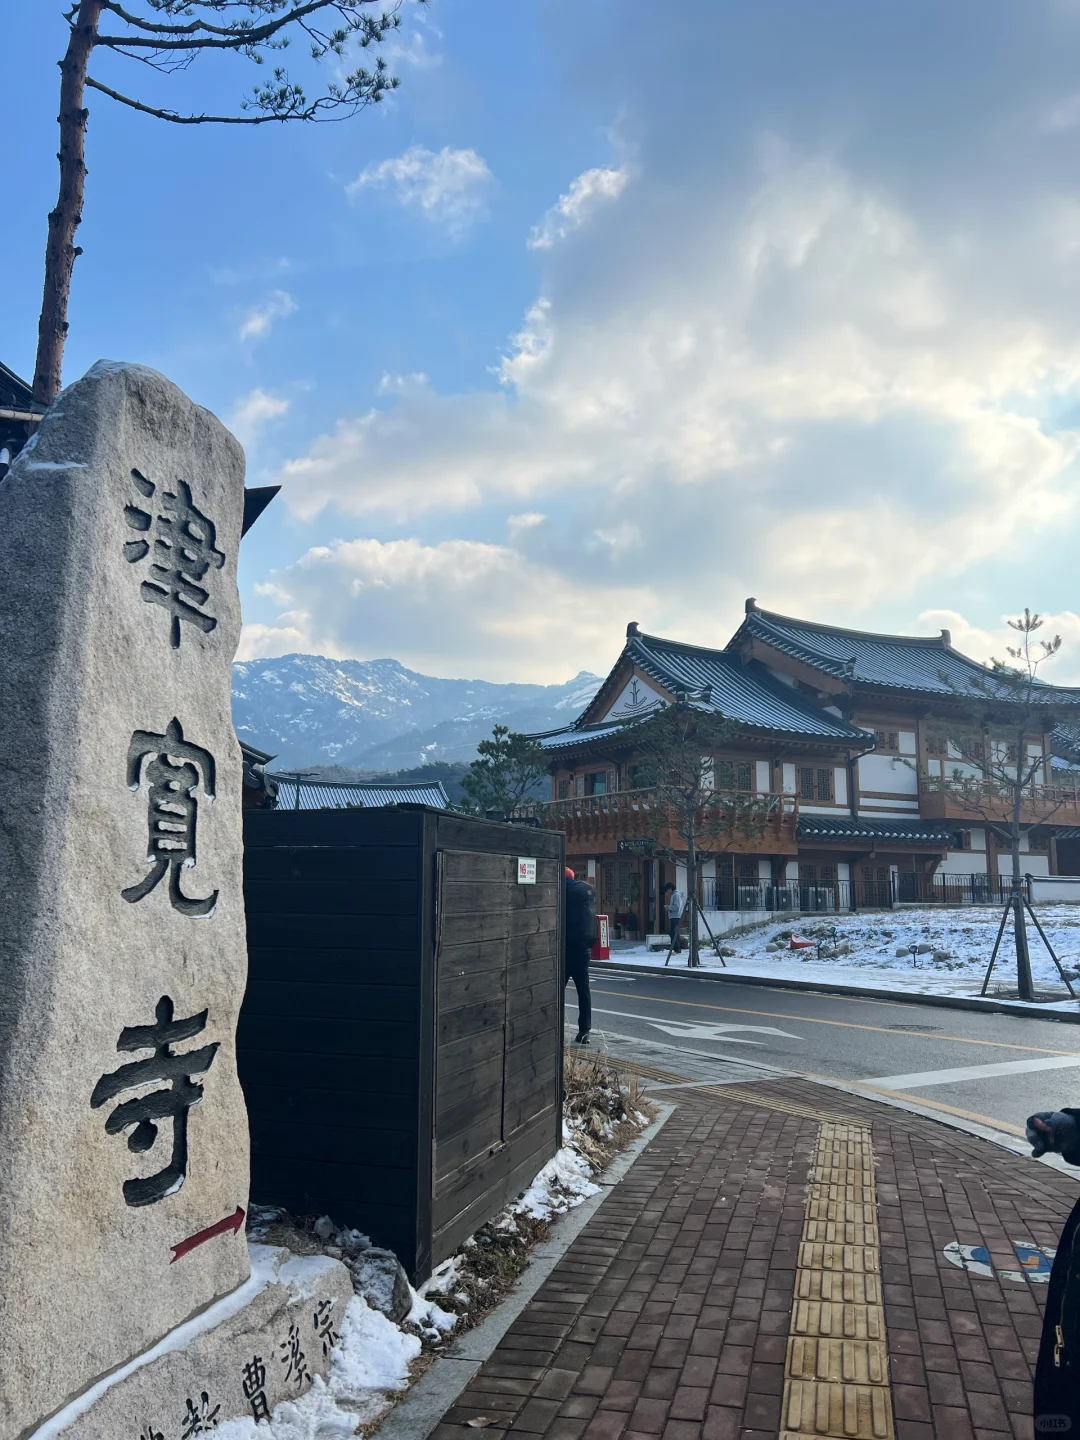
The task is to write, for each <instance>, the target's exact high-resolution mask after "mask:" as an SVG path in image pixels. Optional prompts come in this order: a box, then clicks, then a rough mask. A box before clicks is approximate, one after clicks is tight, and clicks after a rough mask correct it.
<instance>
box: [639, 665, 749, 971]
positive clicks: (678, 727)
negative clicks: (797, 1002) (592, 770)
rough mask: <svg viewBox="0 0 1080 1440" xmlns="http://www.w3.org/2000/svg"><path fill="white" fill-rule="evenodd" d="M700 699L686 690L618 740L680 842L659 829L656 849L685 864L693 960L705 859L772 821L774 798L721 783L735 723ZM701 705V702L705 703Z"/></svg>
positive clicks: (695, 960) (691, 960) (694, 962)
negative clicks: (722, 756) (721, 759)
mask: <svg viewBox="0 0 1080 1440" xmlns="http://www.w3.org/2000/svg"><path fill="white" fill-rule="evenodd" d="M695 700H699V697H698V696H695V695H693V694H690V695H687V694H682V693H680V694H679V695H678V696H677V697H676V702H675V704H674V705H668V706H665V707H664V708H663V709H661V710H656V711H654V712H653V713H652V714H651V715H648V716H646V717H645V718H644V719H643V720H640V721H638V723H637V724H636V725H635V726H634V727H633V728H632V729H629V730H627V731H624V732H623V733H622V734H621V735H620V736H619V739H620V741H621V742H622V743H624V744H625V745H626V746H628V747H629V748H630V749H631V750H632V752H633V753H634V754H635V755H637V756H639V757H640V764H639V767H638V780H639V781H644V783H645V784H646V785H651V786H653V787H654V788H655V790H656V797H657V801H658V804H657V806H656V808H655V811H654V812H653V813H654V814H655V815H656V816H657V817H658V818H662V820H664V821H666V822H667V825H668V828H669V829H670V830H671V832H672V833H673V836H674V838H675V841H676V842H677V843H675V844H671V845H667V844H664V843H663V842H662V841H661V840H660V836H659V834H657V835H656V836H655V837H654V839H653V845H654V848H655V849H657V850H659V851H661V852H662V853H663V854H665V855H666V856H667V857H668V858H669V859H670V860H671V861H672V862H674V863H677V864H680V865H681V864H685V866H686V893H687V914H688V915H689V925H690V936H689V954H688V956H687V964H688V965H689V966H690V967H691V968H693V967H696V966H698V965H699V964H700V963H701V962H700V959H699V948H700V947H699V943H698V925H697V914H698V899H697V892H698V875H699V872H700V866H701V861H702V859H703V858H705V857H706V856H709V855H715V854H717V853H718V852H720V851H724V850H728V849H730V848H731V846H732V844H733V843H734V842H735V840H736V839H738V838H744V839H745V838H753V837H755V836H756V835H758V834H760V833H761V832H762V831H763V830H764V828H765V825H766V824H767V823H768V804H769V802H768V799H767V798H766V797H759V796H756V795H750V794H742V793H740V792H737V791H733V790H731V789H729V788H725V787H722V786H718V785H717V778H718V776H720V774H721V767H720V765H719V764H718V763H717V760H716V751H717V750H722V749H723V748H724V747H726V746H729V745H730V744H731V742H732V740H733V738H734V736H735V735H736V734H737V732H738V728H739V727H738V723H737V721H734V720H730V719H728V718H727V717H726V716H724V715H721V714H719V713H718V712H717V711H714V710H706V709H703V708H698V706H696V705H695V704H694V701H695ZM699 703H700V700H699Z"/></svg>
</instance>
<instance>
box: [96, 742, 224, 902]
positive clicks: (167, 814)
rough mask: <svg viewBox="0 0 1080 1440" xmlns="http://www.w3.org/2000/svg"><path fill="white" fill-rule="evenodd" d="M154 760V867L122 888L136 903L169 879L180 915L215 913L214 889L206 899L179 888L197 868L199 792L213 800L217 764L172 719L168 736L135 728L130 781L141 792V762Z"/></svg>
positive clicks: (150, 776) (150, 775)
mask: <svg viewBox="0 0 1080 1440" xmlns="http://www.w3.org/2000/svg"><path fill="white" fill-rule="evenodd" d="M148 755H151V756H153V759H152V760H150V761H149V763H148V764H147V766H146V779H147V781H148V782H149V786H150V789H149V793H148V797H147V800H148V805H149V815H148V824H149V831H150V835H149V848H148V851H147V856H146V858H147V861H148V862H149V863H150V865H151V866H152V867H153V868H152V869H151V870H150V872H149V873H148V874H147V875H146V876H145V877H144V878H143V879H142V880H140V881H139V883H138V884H137V885H129V886H128V888H127V889H126V890H121V892H120V893H121V895H122V896H123V897H124V899H125V900H127V901H130V903H131V904H132V905H134V904H136V903H137V902H138V901H139V900H142V899H145V897H146V896H147V895H149V894H150V892H151V890H153V889H154V888H155V887H156V886H157V885H158V884H160V882H161V881H162V880H163V879H164V878H165V876H166V875H168V877H169V901H170V903H171V904H172V907H173V909H174V910H179V911H180V913H181V915H211V914H212V913H213V910H214V906H215V905H216V904H217V899H218V892H217V891H216V890H215V891H214V893H213V894H212V895H208V896H207V897H206V898H205V899H203V900H194V899H189V898H188V897H187V896H186V895H185V894H184V893H183V890H182V888H181V885H180V880H181V876H182V874H183V872H184V871H185V870H187V869H189V868H191V867H193V866H194V865H195V859H196V857H195V833H196V828H197V825H198V819H199V801H198V798H197V796H196V794H195V792H196V791H197V790H198V789H199V786H200V784H201V786H202V790H203V793H204V794H205V795H206V796H207V798H208V799H210V800H212V799H213V798H214V785H215V775H216V766H215V764H214V757H213V756H212V755H211V754H210V752H209V750H204V749H203V748H202V746H201V745H192V744H191V743H190V742H189V741H187V740H185V739H184V731H183V728H182V727H181V725H180V721H179V720H177V719H175V718H174V719H172V720H170V721H169V724H168V726H167V727H166V730H165V733H164V735H157V734H155V733H154V732H153V731H150V730H136V731H135V733H134V735H132V737H131V743H130V745H129V746H128V758H127V783H128V788H129V789H130V790H137V789H138V788H139V784H140V778H141V775H142V768H143V761H144V760H145V759H146V757H147V756H148Z"/></svg>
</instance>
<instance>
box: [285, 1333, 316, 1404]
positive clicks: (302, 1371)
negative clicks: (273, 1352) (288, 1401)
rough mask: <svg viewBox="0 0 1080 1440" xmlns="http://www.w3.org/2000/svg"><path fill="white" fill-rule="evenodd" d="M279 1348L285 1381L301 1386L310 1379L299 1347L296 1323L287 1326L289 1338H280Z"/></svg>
mask: <svg viewBox="0 0 1080 1440" xmlns="http://www.w3.org/2000/svg"><path fill="white" fill-rule="evenodd" d="M279 1349H280V1350H281V1363H282V1365H284V1366H285V1381H286V1383H288V1382H289V1381H290V1380H295V1381H296V1388H297V1390H300V1389H302V1388H303V1385H304V1381H305V1380H310V1379H311V1376H310V1374H309V1373H308V1368H307V1359H306V1357H305V1355H304V1352H303V1350H302V1349H301V1348H300V1331H299V1330H298V1329H297V1327H296V1325H290V1326H289V1338H288V1339H287V1340H282V1342H281V1345H280V1346H279Z"/></svg>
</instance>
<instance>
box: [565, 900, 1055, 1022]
mask: <svg viewBox="0 0 1080 1440" xmlns="http://www.w3.org/2000/svg"><path fill="white" fill-rule="evenodd" d="M1001 913H1002V912H1001V908H1000V907H999V906H989V905H987V906H974V905H973V906H970V907H967V906H965V907H964V908H962V909H955V910H954V909H944V908H941V907H936V906H935V907H930V906H919V907H912V908H911V909H908V908H907V907H905V908H904V909H903V910H892V911H871V912H866V913H862V914H858V915H794V916H792V915H778V916H777V918H776V921H775V922H774V923H773V924H770V925H765V926H762V927H761V928H760V929H757V930H754V931H751V932H750V933H749V934H747V935H741V936H735V937H732V936H725V937H723V940H722V942H721V943H723V944H725V945H727V946H729V947H730V948H731V949H732V950H734V951H735V954H734V955H733V956H728V957H726V970H727V973H728V974H729V975H756V976H762V977H764V978H768V979H775V980H778V981H784V980H802V981H806V980H820V981H823V982H825V983H827V984H832V985H851V986H855V987H863V988H867V989H875V990H895V991H896V992H897V993H904V992H908V993H911V994H921V995H978V993H979V990H980V988H981V986H982V981H983V975H984V973H985V971H986V966H987V964H988V962H989V960H990V953H991V951H992V950H993V948H994V939H995V936H996V935H997V930H998V926H999V925H1000V924H1001ZM1035 913H1036V915H1037V916H1038V919H1039V924H1040V925H1041V926H1042V927H1043V929H1044V930H1045V931H1046V934H1047V938H1048V939H1049V941H1050V943H1051V945H1053V947H1054V949H1055V951H1056V952H1057V955H1058V958H1059V959H1060V960H1061V963H1062V965H1063V966H1064V967H1065V970H1066V973H1067V974H1069V975H1070V977H1071V976H1073V975H1074V974H1080V905H1053V906H1041V907H1039V908H1038V909H1037V910H1036V912H1035ZM834 926H835V928H836V943H837V944H844V943H847V944H849V945H850V946H851V947H852V950H851V954H849V955H844V956H842V957H837V958H836V959H825V960H819V959H818V958H817V950H816V949H813V950H801V951H792V950H789V949H787V948H786V946H787V942H786V941H783V942H778V941H777V936H778V935H779V934H780V932H788V931H792V930H794V932H795V934H796V935H798V936H806V937H808V938H809V937H816V936H817V935H818V934H819V933H820V932H823V931H825V930H831V929H832V927H834ZM1011 937H1012V931H1011V925H1007V926H1006V931H1005V937H1004V939H1003V940H1002V945H1001V950H1000V951H999V952H998V961H997V964H996V965H995V967H994V973H993V975H992V976H991V979H990V987H989V991H988V993H989V994H991V995H993V994H994V992H995V990H996V989H998V988H999V987H1000V988H1001V989H1002V990H1006V989H1008V987H1009V986H1010V984H1011V985H1013V986H1015V981H1016V952H1015V950H1014V949H1011V948H1010V945H1011ZM770 943H782V944H784V946H785V948H784V949H782V950H780V951H776V952H773V953H767V952H766V948H765V947H766V946H767V945H769V944H770ZM826 943H827V944H829V945H831V944H832V939H831V936H830V937H829V938H828V940H827V941H826ZM684 944H685V942H684ZM911 945H929V946H930V947H931V953H929V954H923V955H917V956H916V957H915V962H916V963H915V964H914V965H913V964H912V957H911V955H910V954H909V953H907V951H908V947H909V946H911ZM1028 945H1029V948H1030V951H1031V970H1032V975H1033V978H1034V980H1035V984H1036V986H1037V987H1038V989H1039V990H1042V991H1053V992H1054V993H1055V994H1057V995H1060V996H1062V997H1063V998H1062V1000H1061V1001H1058V1002H1055V1003H1056V1005H1057V1007H1058V1008H1060V1009H1062V1010H1070V1011H1078V1010H1080V1002H1077V1001H1074V1000H1070V999H1069V998H1068V992H1067V991H1066V989H1065V986H1064V985H1063V984H1062V981H1061V978H1060V976H1059V975H1058V973H1057V969H1056V967H1055V966H1054V962H1053V961H1052V960H1051V958H1050V956H1049V955H1048V954H1047V951H1046V948H1045V946H1044V945H1043V943H1042V941H1041V940H1040V938H1039V934H1038V931H1037V930H1036V929H1035V926H1034V925H1032V924H1031V921H1030V919H1029V920H1028ZM901 949H902V950H904V952H905V953H904V954H903V955H897V953H896V952H897V950H901ZM935 951H936V952H942V951H947V952H948V956H949V958H948V959H947V960H937V961H935V960H934V959H933V958H932V955H933V952H935ZM611 958H612V960H621V961H626V962H628V963H630V964H634V965H650V966H655V967H657V968H658V969H663V968H664V960H665V958H666V952H664V951H659V952H656V951H653V952H650V951H648V950H646V948H645V946H644V945H634V946H626V947H624V946H620V947H619V948H618V950H612V955H611ZM602 963H603V962H594V967H595V968H594V972H593V973H594V974H595V973H596V970H597V969H599V968H602ZM685 965H686V950H685V948H684V950H683V953H682V954H681V955H673V956H672V957H671V960H670V963H669V965H668V968H669V969H674V968H676V967H683V968H684V967H685ZM701 968H702V969H703V970H720V969H721V968H723V967H722V966H721V962H720V960H719V959H718V958H717V957H716V956H715V955H714V954H713V952H712V949H711V947H710V948H708V949H706V948H704V947H703V948H702V951H701ZM1073 986H1074V988H1075V989H1076V990H1077V991H1078V992H1080V981H1077V980H1075V979H1074V980H1073ZM1043 1003H1045V1002H1043Z"/></svg>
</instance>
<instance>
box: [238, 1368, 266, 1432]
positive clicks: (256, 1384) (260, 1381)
mask: <svg viewBox="0 0 1080 1440" xmlns="http://www.w3.org/2000/svg"><path fill="white" fill-rule="evenodd" d="M243 1386H244V1399H245V1400H246V1401H247V1402H248V1404H249V1405H250V1406H251V1416H252V1419H253V1420H254V1421H255V1424H256V1425H258V1423H259V1421H260V1420H266V1421H269V1420H270V1407H269V1405H268V1404H267V1403H266V1366H265V1365H264V1364H263V1362H262V1356H261V1355H253V1356H252V1358H251V1359H250V1360H249V1361H248V1363H247V1364H246V1365H245V1366H244V1370H243Z"/></svg>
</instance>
